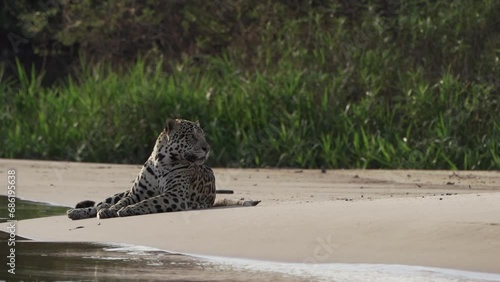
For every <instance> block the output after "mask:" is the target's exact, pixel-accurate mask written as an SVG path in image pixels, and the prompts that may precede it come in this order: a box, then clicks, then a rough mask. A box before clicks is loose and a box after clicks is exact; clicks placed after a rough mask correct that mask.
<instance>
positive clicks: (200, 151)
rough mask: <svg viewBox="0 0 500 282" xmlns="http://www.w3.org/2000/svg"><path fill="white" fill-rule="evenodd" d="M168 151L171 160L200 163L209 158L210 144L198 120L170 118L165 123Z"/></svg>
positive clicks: (166, 147)
mask: <svg viewBox="0 0 500 282" xmlns="http://www.w3.org/2000/svg"><path fill="white" fill-rule="evenodd" d="M164 134H165V135H166V142H167V146H165V149H166V151H167V152H166V153H167V154H168V155H169V157H170V158H171V160H173V161H176V160H186V161H189V162H192V163H196V164H198V165H201V164H203V163H204V162H205V161H206V160H207V159H208V154H209V152H210V145H208V142H207V140H206V139H205V133H204V132H203V129H201V127H200V124H199V123H198V122H192V121H189V120H183V119H169V120H167V124H166V125H165V130H164Z"/></svg>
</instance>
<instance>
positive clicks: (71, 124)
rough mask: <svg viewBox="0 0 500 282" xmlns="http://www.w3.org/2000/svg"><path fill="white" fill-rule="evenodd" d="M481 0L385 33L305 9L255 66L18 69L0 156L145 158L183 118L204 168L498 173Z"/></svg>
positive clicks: (2, 96) (207, 62) (2, 89)
mask: <svg viewBox="0 0 500 282" xmlns="http://www.w3.org/2000/svg"><path fill="white" fill-rule="evenodd" d="M438 2H439V1H438ZM411 3H413V2H411ZM474 3H476V2H473V3H472V4H474ZM482 3H483V4H482V5H479V4H477V5H476V6H475V5H472V4H471V5H469V6H468V7H469V8H470V9H472V10H471V11H465V10H463V8H462V6H456V7H455V6H453V5H452V6H453V7H454V10H452V11H448V12H447V13H446V14H443V13H444V12H441V10H439V9H437V7H434V8H432V9H431V8H429V9H428V11H427V14H426V13H424V11H422V7H420V6H418V5H416V4H412V5H413V6H411V5H410V4H409V5H408V6H405V7H401V8H400V10H398V14H397V16H394V19H393V20H392V21H388V22H386V23H383V24H381V22H383V21H385V20H386V19H384V18H383V17H374V16H373V14H370V13H369V12H370V11H371V10H370V9H367V10H366V13H367V14H366V15H365V16H364V17H362V19H361V20H360V22H349V21H348V20H346V18H342V17H337V18H328V17H325V15H321V14H314V13H311V14H310V15H309V17H308V18H307V20H306V21H304V20H303V19H302V20H290V21H288V22H284V23H282V25H281V26H279V27H274V29H273V31H269V32H270V34H266V33H263V34H261V36H262V37H263V38H264V39H263V41H264V42H266V44H262V45H259V46H255V57H253V58H248V57H243V56H241V55H239V53H238V50H229V51H227V52H225V53H224V54H223V55H220V56H206V57H202V58H201V62H200V59H199V58H198V59H197V60H194V59H193V58H184V59H182V60H179V61H178V62H172V69H173V71H169V72H168V73H167V72H165V71H164V69H163V67H162V65H163V62H162V61H161V58H156V61H157V63H156V64H151V63H145V62H146V61H150V60H149V59H150V58H148V59H147V60H142V59H138V61H137V63H136V64H135V65H133V66H131V67H130V68H127V69H122V70H116V69H111V67H109V66H107V65H106V64H97V65H92V66H89V65H85V60H82V66H81V69H80V71H79V72H78V73H79V75H78V76H76V77H71V76H68V78H67V79H66V80H64V81H61V82H60V83H59V84H57V85H53V86H50V87H44V86H42V85H41V80H42V77H43V73H35V71H34V70H25V69H23V68H22V67H21V66H18V75H17V77H16V78H15V79H14V80H9V79H7V78H2V79H1V81H0V101H1V105H0V108H1V109H0V110H1V114H0V131H1V139H0V145H1V148H2V150H1V151H0V157H6V158H33V159H38V158H40V159H56V160H76V161H93V162H113V163H141V162H143V161H144V160H145V159H146V158H147V157H148V155H149V152H150V150H151V148H152V146H153V143H154V140H155V138H156V136H157V134H158V133H159V132H160V131H161V130H162V128H163V125H164V122H165V120H166V118H168V117H182V118H186V119H191V120H196V119H198V120H200V122H201V124H202V126H203V127H204V129H205V131H206V133H207V135H208V139H209V142H210V143H211V145H212V150H213V151H212V155H211V158H210V160H209V163H210V165H212V166H230V167H266V166H270V167H304V168H319V167H326V168H415V169H499V168H500V150H499V146H500V145H499V142H498V140H499V134H500V115H499V112H500V101H499V99H500V97H499V89H500V84H499V78H500V62H499V56H500V51H499V50H500V49H498V46H500V45H499V43H500V35H499V33H498V32H496V33H495V32H493V33H491V32H490V31H491V30H490V29H489V28H490V26H489V25H487V24H485V21H487V19H488V17H491V14H489V12H488V10H485V11H483V10H484V7H486V6H487V5H486V4H485V3H489V4H488V5H490V6H491V5H494V6H495V5H497V6H496V7H498V4H495V3H496V2H490V1H482ZM428 5H431V4H428ZM433 5H436V6H437V5H438V4H433ZM450 5H451V4H450ZM453 7H452V8H453ZM481 9H483V10H481ZM424 10H425V9H424ZM477 10H481V11H480V12H482V13H483V14H482V15H483V16H484V17H481V18H478V17H475V16H474V13H477V12H478V11H477ZM429 13H430V15H431V16H429ZM439 15H441V17H438V16H439ZM434 16H435V17H434ZM485 18H486V19H485ZM458 23H460V26H457V24H458ZM276 29H277V30H280V33H279V34H278V35H276V32H275V30H276ZM471 30H474V31H475V32H472V31H471ZM356 32H357V33H356ZM484 32H490V33H489V34H490V36H489V38H483V40H482V41H476V40H477V38H476V37H477V36H478V34H483V33H484ZM271 33H272V34H271ZM395 34H396V35H395ZM267 37H269V38H272V39H269V40H267V41H266V40H265V38H267ZM429 48H431V49H429ZM249 62H252V63H251V66H253V67H251V68H249V67H248V64H249Z"/></svg>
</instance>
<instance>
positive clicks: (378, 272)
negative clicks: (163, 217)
mask: <svg viewBox="0 0 500 282" xmlns="http://www.w3.org/2000/svg"><path fill="white" fill-rule="evenodd" d="M106 250H107V251H117V252H127V253H131V254H139V253H144V252H152V251H165V250H160V249H156V248H150V247H144V246H136V245H127V244H119V247H113V248H107V249H106ZM166 252H169V251H166ZM169 253H172V254H180V253H177V252H169ZM183 255H187V256H191V257H197V258H200V259H203V260H204V261H205V263H207V264H210V265H211V266H212V267H218V268H221V269H222V270H223V269H228V270H233V271H250V272H273V273H280V274H283V275H285V276H294V277H297V278H304V279H306V280H309V281H338V282H340V281H443V282H445V281H446V282H447V281H457V282H458V281H500V274H494V273H483V272H472V271H463V270H455V269H446V268H437V267H424V266H410V265H394V264H347V263H329V264H307V263H284V262H271V261H260V260H251V259H240V258H228V257H216V256H205V255H197V254H187V253H185V254H183Z"/></svg>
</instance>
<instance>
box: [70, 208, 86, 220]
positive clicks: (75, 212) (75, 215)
mask: <svg viewBox="0 0 500 282" xmlns="http://www.w3.org/2000/svg"><path fill="white" fill-rule="evenodd" d="M66 214H67V215H68V217H69V218H70V219H72V220H77V219H82V218H86V216H85V214H84V212H82V210H80V209H69V210H68V211H67V212H66Z"/></svg>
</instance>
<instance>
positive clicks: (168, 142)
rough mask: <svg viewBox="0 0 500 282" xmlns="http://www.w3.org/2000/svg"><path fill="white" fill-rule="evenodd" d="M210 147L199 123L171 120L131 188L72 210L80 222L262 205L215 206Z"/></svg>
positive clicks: (243, 202) (249, 203)
mask: <svg viewBox="0 0 500 282" xmlns="http://www.w3.org/2000/svg"><path fill="white" fill-rule="evenodd" d="M209 152H210V146H209V144H208V142H207V141H206V139H205V134H204V132H203V130H202V129H201V128H200V125H199V123H198V122H191V121H187V120H181V119H175V120H168V121H167V125H166V126H165V129H164V131H163V132H162V133H160V135H159V136H158V139H157V141H156V144H155V146H154V149H153V152H152V153H151V156H150V157H149V159H148V160H147V161H146V163H145V164H144V166H143V167H142V169H141V171H140V173H139V175H138V176H137V178H136V179H135V181H134V183H133V185H132V188H131V189H130V190H128V191H125V192H121V193H118V194H115V195H113V196H111V197H109V198H107V199H106V200H104V201H103V202H100V203H99V204H97V205H96V206H93V205H94V202H92V201H83V202H80V203H78V204H77V205H76V208H74V209H70V210H68V212H67V214H68V217H69V218H71V219H73V220H76V219H83V218H90V217H96V216H97V217H98V218H111V217H118V216H120V217H123V216H132V215H142V214H150V213H161V212H174V211H186V210H192V209H203V208H210V207H212V206H214V205H241V206H254V205H257V204H258V203H259V202H260V201H244V200H241V201H233V200H227V199H223V200H222V202H220V203H215V194H216V190H215V177H214V173H213V171H212V169H210V168H209V167H208V166H206V165H205V164H204V163H205V161H206V159H207V158H208V154H209Z"/></svg>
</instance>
